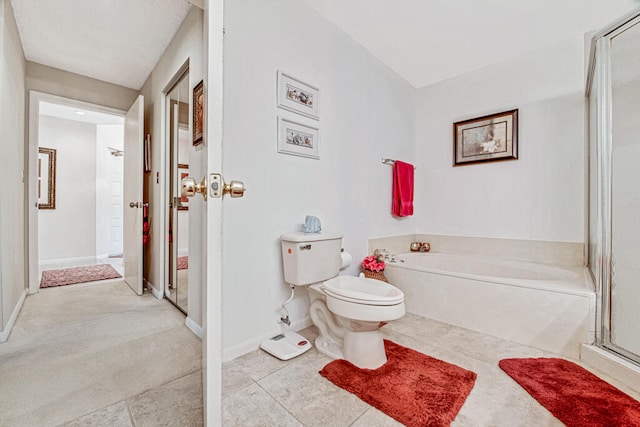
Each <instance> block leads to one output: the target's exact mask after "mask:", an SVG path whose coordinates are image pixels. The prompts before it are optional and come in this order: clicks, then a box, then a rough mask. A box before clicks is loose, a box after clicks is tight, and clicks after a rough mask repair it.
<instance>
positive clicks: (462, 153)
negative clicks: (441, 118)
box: [453, 110, 518, 166]
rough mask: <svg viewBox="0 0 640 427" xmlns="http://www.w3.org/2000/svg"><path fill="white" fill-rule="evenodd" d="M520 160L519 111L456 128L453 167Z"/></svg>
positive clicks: (462, 122)
mask: <svg viewBox="0 0 640 427" xmlns="http://www.w3.org/2000/svg"><path fill="white" fill-rule="evenodd" d="M517 158H518V110H511V111H504V112H502V113H496V114H491V115H488V116H483V117H478V118H475V119H469V120H464V121H461V122H456V123H454V124H453V166H460V165H465V164H470V163H480V162H491V161H496V160H514V159H517Z"/></svg>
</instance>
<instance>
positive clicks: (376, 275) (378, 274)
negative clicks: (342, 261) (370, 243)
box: [362, 255, 388, 282]
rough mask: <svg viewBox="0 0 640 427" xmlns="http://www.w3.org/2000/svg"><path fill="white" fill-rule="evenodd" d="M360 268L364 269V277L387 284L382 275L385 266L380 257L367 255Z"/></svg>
mask: <svg viewBox="0 0 640 427" xmlns="http://www.w3.org/2000/svg"><path fill="white" fill-rule="evenodd" d="M362 267H363V268H364V270H363V272H364V277H367V278H369V279H376V280H382V281H383V282H388V280H387V278H386V277H385V275H384V267H385V264H384V261H383V260H382V259H381V257H380V256H375V255H369V256H368V257H365V259H363V260H362Z"/></svg>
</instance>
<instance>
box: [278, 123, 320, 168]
mask: <svg viewBox="0 0 640 427" xmlns="http://www.w3.org/2000/svg"><path fill="white" fill-rule="evenodd" d="M278 153H283V154H291V155H292V156H300V157H308V158H310V159H320V129H318V128H314V127H311V126H307V125H304V124H302V123H298V122H294V121H292V120H289V119H287V118H284V117H281V116H278Z"/></svg>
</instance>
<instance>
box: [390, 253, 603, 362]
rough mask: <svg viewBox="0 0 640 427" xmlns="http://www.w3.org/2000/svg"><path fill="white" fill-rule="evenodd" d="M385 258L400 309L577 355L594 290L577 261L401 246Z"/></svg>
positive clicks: (586, 335) (590, 321)
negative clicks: (390, 259)
mask: <svg viewBox="0 0 640 427" xmlns="http://www.w3.org/2000/svg"><path fill="white" fill-rule="evenodd" d="M398 259H401V260H403V261H404V262H397V263H387V268H386V269H385V273H386V276H387V278H388V280H389V282H390V283H392V284H393V285H394V286H396V287H398V288H400V289H401V290H402V291H403V292H404V293H405V304H406V307H407V311H408V312H410V313H414V314H418V315H420V316H424V317H429V318H432V319H435V320H439V321H442V322H446V323H450V324H453V325H456V326H461V327H464V328H467V329H472V330H475V331H478V332H482V333H486V334H489V335H493V336H497V337H500V338H504V339H508V340H511V341H515V342H518V343H521V344H526V345H530V346H533V347H537V348H541V349H544V350H548V351H551V352H554V353H558V354H562V355H566V356H570V357H576V358H577V357H578V352H579V345H580V343H585V342H591V341H592V339H593V335H594V331H595V314H594V313H595V292H594V290H593V289H592V285H591V281H590V280H589V276H588V273H587V271H586V269H585V268H584V267H564V266H554V265H548V264H535V263H530V262H523V261H512V260H504V259H496V258H494V257H482V256H473V255H454V254H444V253H433V252H427V253H407V254H400V255H398Z"/></svg>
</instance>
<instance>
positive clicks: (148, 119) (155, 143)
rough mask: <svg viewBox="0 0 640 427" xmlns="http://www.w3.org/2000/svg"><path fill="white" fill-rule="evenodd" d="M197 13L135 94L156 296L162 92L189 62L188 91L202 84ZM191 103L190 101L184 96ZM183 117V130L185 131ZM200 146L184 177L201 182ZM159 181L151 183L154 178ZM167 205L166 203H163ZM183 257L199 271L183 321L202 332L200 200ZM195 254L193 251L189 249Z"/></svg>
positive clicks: (161, 257) (192, 275)
mask: <svg viewBox="0 0 640 427" xmlns="http://www.w3.org/2000/svg"><path fill="white" fill-rule="evenodd" d="M202 26H203V16H202V10H201V9H198V8H197V7H193V8H191V11H190V12H189V14H188V15H187V17H186V18H185V20H184V22H183V23H182V25H181V26H180V29H179V30H178V32H177V33H176V35H175V36H174V38H173V40H172V41H171V43H170V44H169V46H168V47H167V49H166V50H165V52H164V54H163V55H162V58H160V60H159V61H158V64H156V67H155V68H154V70H153V71H152V72H151V75H150V76H149V78H148V79H147V81H146V82H145V84H144V86H143V87H142V89H141V92H142V94H143V95H144V97H145V133H148V134H151V144H152V148H151V156H152V158H151V162H152V172H151V173H149V174H146V175H145V202H148V203H149V207H150V214H149V215H150V220H151V233H150V244H149V245H148V246H147V247H146V248H145V278H146V280H147V281H148V282H149V283H151V284H152V285H153V286H154V287H155V288H156V289H157V290H162V289H164V283H162V281H163V278H164V277H165V276H164V271H163V269H164V268H165V266H166V254H165V253H163V252H162V251H161V245H160V243H161V240H162V239H163V237H164V233H165V229H164V227H166V226H168V222H167V221H168V216H167V217H165V216H164V215H163V214H161V212H163V209H164V206H162V205H161V193H162V191H165V190H166V188H167V187H166V185H167V184H166V179H167V176H166V171H168V163H167V160H166V158H165V157H164V156H162V155H161V152H162V151H163V150H164V147H163V145H162V144H163V141H162V135H163V129H162V123H163V120H162V115H163V112H164V108H163V105H162V103H163V90H164V89H165V88H166V86H167V85H168V84H169V82H170V81H171V79H173V77H174V76H175V74H176V73H177V72H178V70H179V69H180V67H181V66H182V65H183V64H184V63H185V62H186V61H187V60H189V88H190V90H193V88H194V87H195V86H196V85H197V84H198V83H199V82H200V80H202V77H203V68H202V67H203V65H202V37H203V35H202V31H203V28H202ZM189 96H190V97H192V95H189ZM191 120H192V118H191V117H189V129H191ZM204 150H205V146H204V145H200V146H199V147H193V145H191V147H190V148H189V171H190V173H191V176H196V177H199V178H202V176H204V174H205V170H204V163H203V159H204V158H205V154H204V153H205V151H204ZM157 174H159V175H158V176H159V179H158V181H156V176H157ZM167 205H168V202H167ZM189 205H190V206H189V211H188V212H189V224H190V227H189V245H190V250H189V257H190V263H189V264H190V265H194V266H200V267H201V268H190V269H189V285H190V286H189V308H188V310H187V312H188V315H189V318H191V320H193V321H194V322H195V323H197V324H198V325H200V326H202V283H203V275H202V271H203V269H204V262H203V258H202V246H203V240H202V227H203V225H202V224H203V220H204V216H203V214H204V202H203V200H202V198H201V197H200V196H198V197H194V198H192V199H191V200H190V201H189ZM194 248H195V249H194Z"/></svg>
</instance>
